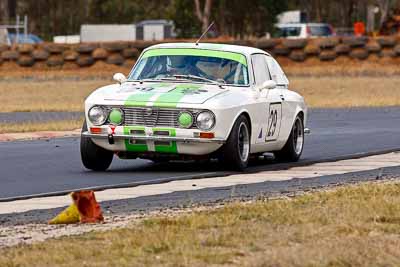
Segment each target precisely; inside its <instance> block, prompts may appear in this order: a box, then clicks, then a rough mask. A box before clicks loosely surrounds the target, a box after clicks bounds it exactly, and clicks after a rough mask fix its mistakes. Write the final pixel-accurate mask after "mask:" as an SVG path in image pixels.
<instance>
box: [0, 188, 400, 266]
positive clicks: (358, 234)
mask: <svg viewBox="0 0 400 267" xmlns="http://www.w3.org/2000/svg"><path fill="white" fill-rule="evenodd" d="M399 192H400V184H399V183H381V184H372V183H371V184H363V185H358V186H348V187H342V188H339V189H336V190H333V191H328V192H319V193H313V194H309V195H304V196H300V197H296V198H293V199H281V200H272V201H257V202H254V203H250V204H241V203H236V204H230V205H227V206H225V207H223V208H221V209H215V210H209V211H200V212H192V213H190V214H186V215H180V216H176V217H156V218H149V219H146V220H143V221H140V222H137V223H135V224H132V226H130V227H128V228H124V229H117V230H111V231H107V232H92V233H89V234H84V235H81V236H77V237H65V238H59V239H53V240H50V241H47V242H43V243H38V244H34V245H23V246H18V247H12V248H7V249H1V250H0V266H32V265H36V266H82V265H87V266H89V265H90V266H151V265H162V266H206V265H220V264H225V265H229V266H231V265H235V266H399V265H400V250H399V247H400V205H399V204H400V193H399Z"/></svg>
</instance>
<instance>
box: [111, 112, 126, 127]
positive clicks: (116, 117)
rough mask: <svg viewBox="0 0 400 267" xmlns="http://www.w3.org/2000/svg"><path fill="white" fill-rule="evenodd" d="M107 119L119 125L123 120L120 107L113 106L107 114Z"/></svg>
mask: <svg viewBox="0 0 400 267" xmlns="http://www.w3.org/2000/svg"><path fill="white" fill-rule="evenodd" d="M108 120H109V121H110V123H112V124H114V125H120V124H122V122H123V121H124V112H123V111H122V109H120V108H113V109H112V110H111V112H110V115H108Z"/></svg>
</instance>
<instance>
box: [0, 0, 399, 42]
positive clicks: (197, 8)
mask: <svg viewBox="0 0 400 267" xmlns="http://www.w3.org/2000/svg"><path fill="white" fill-rule="evenodd" d="M371 5H372V6H376V7H377V8H379V14H378V16H377V18H376V20H377V25H378V27H379V25H380V24H381V23H382V22H383V21H384V20H385V19H386V18H387V17H388V16H389V15H390V12H391V10H394V9H396V8H398V7H400V0H329V1H328V0H278V1H277V0H246V1H244V0H68V1H60V0H0V23H1V21H3V22H4V21H9V20H13V19H14V17H15V15H16V14H20V15H28V17H29V31H30V32H32V33H35V34H38V35H39V36H41V37H43V38H45V39H48V40H51V38H52V36H54V35H69V34H78V33H79V31H80V26H81V24H111V23H119V24H130V23H136V22H139V21H141V20H145V19H168V20H173V21H174V23H175V28H176V32H177V34H178V37H183V38H190V37H197V36H199V35H200V34H201V32H202V30H204V29H205V28H207V26H208V25H209V23H210V22H211V21H215V26H214V28H213V30H212V31H213V32H214V34H215V35H218V36H233V37H236V38H244V37H249V36H257V37H259V36H263V35H265V33H266V32H272V31H273V25H274V23H276V16H277V14H279V13H281V12H283V11H286V10H298V9H299V10H302V11H305V12H306V13H307V15H308V19H309V21H313V22H328V23H331V24H332V25H334V26H335V27H351V26H352V25H353V23H354V22H355V21H365V20H366V17H367V12H368V7H370V6H371Z"/></svg>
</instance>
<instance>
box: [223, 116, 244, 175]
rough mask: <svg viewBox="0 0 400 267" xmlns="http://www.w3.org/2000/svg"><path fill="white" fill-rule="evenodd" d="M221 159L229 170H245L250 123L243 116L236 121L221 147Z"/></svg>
mask: <svg viewBox="0 0 400 267" xmlns="http://www.w3.org/2000/svg"><path fill="white" fill-rule="evenodd" d="M221 157H222V158H221V159H222V161H223V162H224V163H225V165H226V166H227V167H228V168H230V169H234V170H238V171H243V170H244V169H246V167H247V164H248V163H249V158H250V123H249V121H248V120H247V118H246V117H245V116H244V115H241V116H240V117H239V118H238V119H237V120H236V122H235V124H234V126H233V128H232V131H231V133H230V135H229V138H228V140H227V142H226V143H225V144H224V146H223V147H222V154H221Z"/></svg>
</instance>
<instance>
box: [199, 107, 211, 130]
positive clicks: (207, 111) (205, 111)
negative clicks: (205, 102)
mask: <svg viewBox="0 0 400 267" xmlns="http://www.w3.org/2000/svg"><path fill="white" fill-rule="evenodd" d="M205 114H207V115H208V116H209V117H208V118H209V119H208V121H211V123H210V124H209V125H208V126H206V127H204V126H202V125H203V124H204V123H207V122H204V121H200V120H201V119H202V118H201V117H202V116H204V115H205ZM215 123H216V119H215V115H214V113H213V112H212V111H210V110H203V111H201V112H199V113H198V114H197V116H196V126H197V128H198V129H200V130H202V131H210V130H211V129H213V128H214V126H215Z"/></svg>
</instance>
